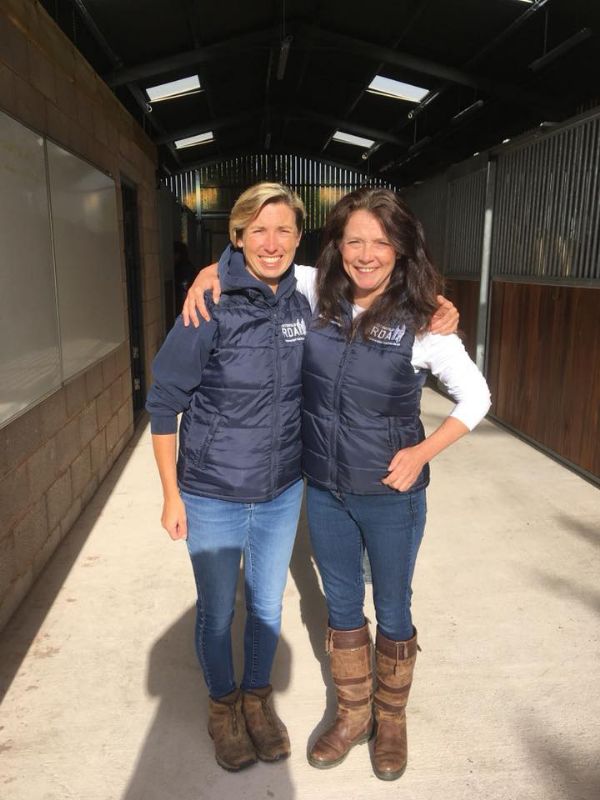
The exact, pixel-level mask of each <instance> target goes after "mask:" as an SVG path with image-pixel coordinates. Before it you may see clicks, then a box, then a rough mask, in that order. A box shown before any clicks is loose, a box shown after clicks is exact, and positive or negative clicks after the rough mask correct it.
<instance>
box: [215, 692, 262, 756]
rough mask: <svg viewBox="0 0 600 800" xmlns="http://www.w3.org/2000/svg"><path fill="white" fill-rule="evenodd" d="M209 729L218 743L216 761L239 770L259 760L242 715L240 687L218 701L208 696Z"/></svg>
mask: <svg viewBox="0 0 600 800" xmlns="http://www.w3.org/2000/svg"><path fill="white" fill-rule="evenodd" d="M208 732H209V734H210V735H211V737H212V739H213V741H214V743H215V758H216V759H217V763H218V764H219V765H220V766H221V767H223V769H228V770H230V771H231V772H237V771H238V770H239V769H244V767H249V766H250V765H251V764H254V763H255V762H256V753H255V752H254V747H253V746H252V742H251V741H250V737H249V736H248V731H247V730H246V723H245V722H244V715H243V714H242V698H241V695H240V690H239V689H236V690H235V691H233V692H231V693H230V694H227V695H225V697H219V699H218V700H213V699H212V698H210V697H209V698H208Z"/></svg>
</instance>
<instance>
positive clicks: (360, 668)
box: [308, 624, 373, 769]
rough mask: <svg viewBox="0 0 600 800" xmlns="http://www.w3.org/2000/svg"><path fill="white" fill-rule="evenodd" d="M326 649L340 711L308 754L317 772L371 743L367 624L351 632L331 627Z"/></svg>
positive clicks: (338, 710)
mask: <svg viewBox="0 0 600 800" xmlns="http://www.w3.org/2000/svg"><path fill="white" fill-rule="evenodd" d="M326 650H327V652H328V653H329V655H330V659H331V673H332V676H333V681H334V683H335V689H336V694H337V701H338V708H337V716H336V719H335V722H334V723H333V725H332V726H331V727H330V728H329V729H328V730H327V731H326V732H325V733H324V734H323V735H322V736H320V737H319V739H317V741H316V742H315V744H314V745H313V747H312V749H311V751H310V753H309V754H308V761H309V763H310V764H311V765H312V766H313V767H317V768H318V769H327V768H329V767H335V766H336V765H337V764H340V763H341V762H342V761H343V760H344V759H345V758H346V756H347V755H348V753H349V752H350V750H351V749H352V748H353V747H354V745H355V744H360V743H362V742H366V741H368V739H369V738H370V736H371V731H372V729H373V714H372V709H371V702H372V696H373V672H372V650H371V637H370V636H369V629H368V627H367V625H366V624H365V625H363V627H362V628H357V629H356V630H352V631H338V630H334V629H333V628H328V629H327V643H326Z"/></svg>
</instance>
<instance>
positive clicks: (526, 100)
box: [300, 25, 551, 109]
mask: <svg viewBox="0 0 600 800" xmlns="http://www.w3.org/2000/svg"><path fill="white" fill-rule="evenodd" d="M311 30H312V29H311V27H310V26H308V25H302V26H301V27H300V34H301V35H302V36H303V37H308V36H309V34H310V33H311ZM318 36H319V38H320V39H321V40H322V41H324V42H328V43H330V44H331V45H332V46H334V47H337V48H339V49H340V50H343V51H344V52H346V53H354V54H356V55H362V56H364V57H365V58H370V59H373V60H374V61H377V62H381V63H385V64H394V65H395V66H398V67H404V68H405V69H410V70H412V71H413V72H418V73H421V74H423V75H430V76H431V77H433V78H437V79H439V80H444V81H449V82H450V83H456V84H459V85H461V86H469V87H471V88H472V89H477V90H478V91H481V92H485V93H486V94H490V95H496V96H498V97H501V98H502V99H504V100H508V101H510V102H516V103H519V104H523V105H526V106H531V105H534V106H542V107H544V108H545V109H547V108H548V107H549V106H550V105H551V103H550V102H549V101H548V100H547V99H546V98H544V97H541V96H539V95H537V94H534V93H531V92H528V91H524V90H523V89H521V88H519V87H518V86H512V85H510V84H505V83H501V82H498V81H492V80H489V79H488V78H483V77H481V76H479V75H475V74H474V73H472V72H467V71H466V70H463V69H456V68H455V67H449V66H446V65H445V64H439V63H437V62H435V61H430V60H429V59H427V58H420V57H419V56H413V55H410V53H404V52H401V51H398V50H393V49H392V48H391V47H384V46H382V45H377V44H373V42H365V41H363V40H362V39H354V38H353V37H351V36H346V35H345V34H341V33H334V32H333V31H326V30H324V29H323V28H321V29H319V31H318Z"/></svg>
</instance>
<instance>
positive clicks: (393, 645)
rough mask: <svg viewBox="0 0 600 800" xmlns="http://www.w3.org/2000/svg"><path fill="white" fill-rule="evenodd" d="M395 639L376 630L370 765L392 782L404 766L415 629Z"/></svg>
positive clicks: (414, 649)
mask: <svg viewBox="0 0 600 800" xmlns="http://www.w3.org/2000/svg"><path fill="white" fill-rule="evenodd" d="M413 630H414V633H413V637H412V639H409V640H408V641H406V642H394V641H392V640H391V639H386V637H385V636H383V634H381V633H380V632H379V631H377V638H376V642H375V663H376V672H377V688H376V689H375V703H374V706H375V731H376V733H375V745H374V748H373V768H374V771H375V775H377V777H378V778H380V779H381V780H382V781H395V780H396V779H397V778H399V777H400V776H401V775H402V773H403V772H404V770H405V769H406V761H407V745H406V703H407V702H408V693H409V691H410V686H411V683H412V676H413V670H414V668H415V661H416V660H417V631H416V630H415V629H414V628H413Z"/></svg>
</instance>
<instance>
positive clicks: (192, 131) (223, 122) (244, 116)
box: [154, 108, 263, 144]
mask: <svg viewBox="0 0 600 800" xmlns="http://www.w3.org/2000/svg"><path fill="white" fill-rule="evenodd" d="M262 112H263V109H262V108H253V109H251V110H250V111H242V112H240V113H238V114H236V115H235V116H231V117H218V118H217V119H212V120H208V121H207V122H204V123H202V124H201V125H192V126H190V127H189V128H180V129H179V130H177V131H173V132H172V133H165V134H163V135H162V136H158V137H157V138H156V139H154V142H155V144H169V142H174V141H175V140H176V139H187V138H188V137H190V136H197V135H198V134H200V133H208V132H209V131H218V130H221V129H222V128H237V127H239V126H240V125H241V124H243V123H244V122H247V121H248V120H250V119H252V118H253V117H256V116H258V115H259V114H261V113H262Z"/></svg>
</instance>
